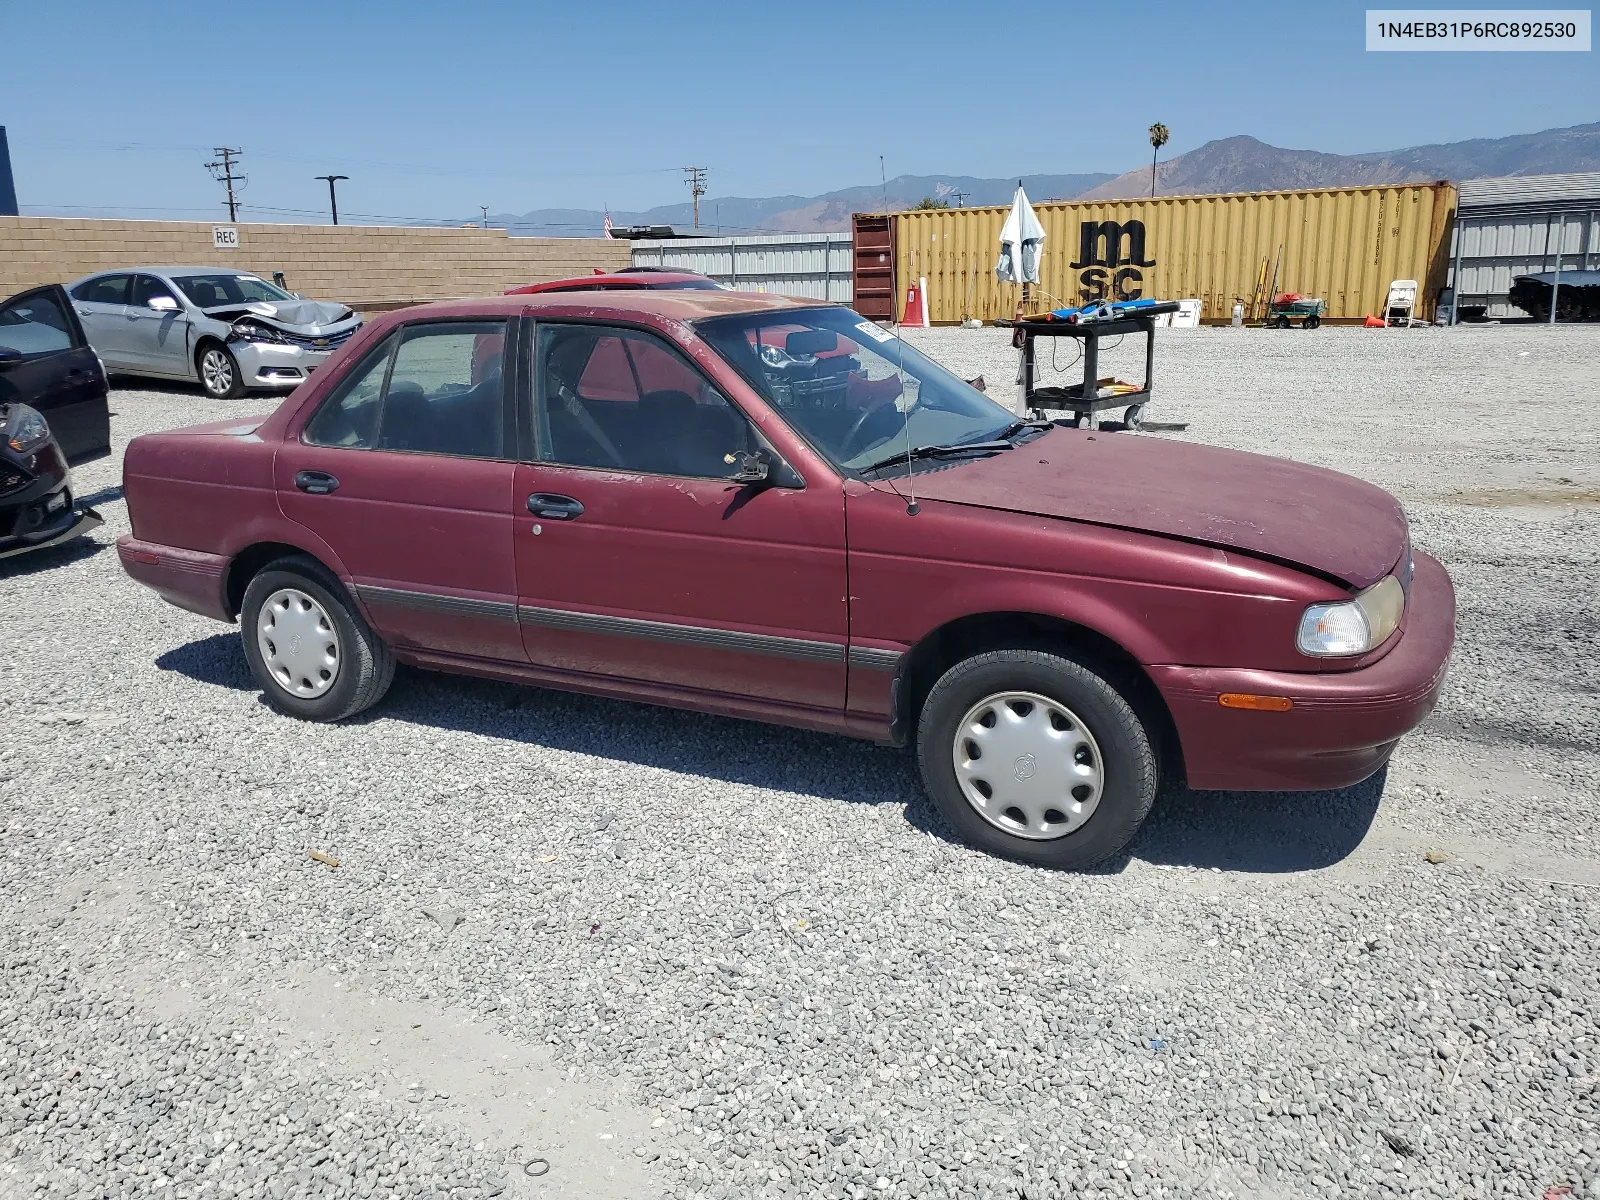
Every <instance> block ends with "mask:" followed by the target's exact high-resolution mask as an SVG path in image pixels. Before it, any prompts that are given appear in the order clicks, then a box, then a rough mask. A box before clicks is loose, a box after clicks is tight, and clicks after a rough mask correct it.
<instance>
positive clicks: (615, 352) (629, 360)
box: [534, 325, 761, 479]
mask: <svg viewBox="0 0 1600 1200" xmlns="http://www.w3.org/2000/svg"><path fill="white" fill-rule="evenodd" d="M534 373H535V379H536V381H537V385H536V387H535V394H536V396H537V398H538V406H537V418H538V423H539V457H540V460H541V461H543V462H547V463H552V464H562V465H566V466H576V467H600V468H608V469H612V470H623V471H636V472H642V473H645V474H650V475H679V476H687V477H690V478H698V479H729V478H732V477H733V475H734V474H735V473H736V472H737V471H738V463H739V461H740V457H741V456H742V455H745V454H749V453H753V452H754V451H756V450H757V449H759V448H760V446H761V442H760V440H759V438H758V436H757V434H756V432H755V430H754V428H753V427H752V426H751V424H750V422H749V421H748V420H747V419H746V418H745V416H744V414H743V413H741V412H740V411H739V410H738V409H736V408H735V407H734V406H733V405H732V404H730V403H729V402H728V400H727V397H725V396H723V395H722V393H721V392H719V391H718V390H717V389H716V387H714V386H713V385H712V384H711V383H710V382H709V381H708V380H707V379H706V377H705V376H704V375H702V374H701V373H700V372H699V371H698V370H697V369H695V368H694V367H693V366H692V365H690V363H689V362H688V361H687V360H686V359H685V358H684V357H683V356H682V355H681V354H679V353H678V351H676V350H674V349H672V348H671V347H669V346H668V345H667V344H666V343H665V342H663V341H662V340H661V339H659V338H657V337H654V336H652V335H650V334H646V333H641V332H638V331H635V330H631V329H618V328H611V327H606V326H595V325H541V326H540V327H539V341H538V347H537V350H536V360H535V368H534Z"/></svg>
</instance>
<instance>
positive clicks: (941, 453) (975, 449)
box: [859, 442, 1012, 475]
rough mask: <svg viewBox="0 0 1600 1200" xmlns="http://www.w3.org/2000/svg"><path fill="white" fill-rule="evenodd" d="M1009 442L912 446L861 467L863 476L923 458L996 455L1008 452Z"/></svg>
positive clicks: (1010, 446) (1010, 444)
mask: <svg viewBox="0 0 1600 1200" xmlns="http://www.w3.org/2000/svg"><path fill="white" fill-rule="evenodd" d="M1011 448H1012V443H1011V442H954V443H951V444H950V445H948V446H913V447H912V448H911V449H910V450H901V451H899V452H898V453H896V454H891V455H889V457H888V458H880V459H879V460H878V461H877V462H875V463H873V464H872V465H871V466H867V467H861V468H859V470H860V471H861V473H862V474H863V475H866V474H868V473H870V472H872V471H881V470H883V469H884V468H885V467H896V466H900V465H901V464H902V463H914V462H917V461H919V460H920V459H924V458H957V457H960V456H961V455H963V454H998V453H999V452H1000V451H1001V450H1010V449H1011Z"/></svg>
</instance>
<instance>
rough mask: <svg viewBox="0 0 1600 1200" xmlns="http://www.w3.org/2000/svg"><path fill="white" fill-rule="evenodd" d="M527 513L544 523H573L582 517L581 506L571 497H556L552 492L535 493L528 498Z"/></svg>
mask: <svg viewBox="0 0 1600 1200" xmlns="http://www.w3.org/2000/svg"><path fill="white" fill-rule="evenodd" d="M528 511H529V512H531V513H532V514H533V515H534V516H536V517H543V518H544V519H545V520H546V521H574V520H576V519H577V518H579V517H581V516H583V505H581V504H579V503H578V502H577V501H576V500H574V499H573V498H572V497H571V496H558V495H556V494H555V493H553V492H535V493H534V494H533V495H531V496H529V497H528Z"/></svg>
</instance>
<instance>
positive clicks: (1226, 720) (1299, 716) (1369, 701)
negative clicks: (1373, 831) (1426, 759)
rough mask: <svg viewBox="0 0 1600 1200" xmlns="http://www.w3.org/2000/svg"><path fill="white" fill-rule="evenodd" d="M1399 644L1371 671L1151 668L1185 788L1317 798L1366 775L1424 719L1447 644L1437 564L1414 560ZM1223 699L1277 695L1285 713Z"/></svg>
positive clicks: (1448, 608) (1447, 620)
mask: <svg viewBox="0 0 1600 1200" xmlns="http://www.w3.org/2000/svg"><path fill="white" fill-rule="evenodd" d="M1413 557H1414V561H1415V564H1416V567H1415V572H1414V574H1413V576H1412V582H1411V595H1410V599H1409V601H1408V602H1407V605H1406V616H1405V623H1404V626H1403V628H1402V631H1401V635H1400V640H1399V642H1398V643H1397V644H1396V645H1395V647H1394V649H1392V650H1390V651H1389V653H1388V654H1385V655H1384V656H1383V657H1382V658H1380V659H1379V660H1378V661H1377V662H1375V663H1372V664H1371V665H1369V666H1366V667H1361V668H1359V669H1358V670H1354V671H1330V672H1324V673H1319V674H1311V673H1302V672H1290V671H1253V670H1239V669H1232V668H1222V667H1176V666H1157V667H1151V668H1149V672H1150V677H1151V679H1152V680H1153V681H1154V682H1155V685H1156V687H1158V688H1159V689H1160V690H1161V694H1162V696H1164V697H1165V698H1166V701H1167V707H1168V708H1169V709H1170V710H1171V712H1172V719H1173V722H1174V724H1176V726H1177V729H1178V740H1179V742H1180V744H1181V745H1182V747H1183V758H1184V766H1185V769H1186V771H1187V774H1188V783H1189V786H1190V787H1193V788H1200V789H1207V790H1225V791H1318V790H1322V789H1326V788H1340V787H1348V786H1350V785H1351V784H1355V783H1360V782H1361V781H1362V780H1363V779H1366V778H1367V777H1368V776H1370V775H1372V774H1374V773H1375V772H1376V771H1378V769H1379V768H1381V767H1382V766H1383V765H1384V763H1386V762H1388V761H1389V756H1390V755H1391V754H1392V753H1393V752H1394V747H1395V743H1396V742H1398V741H1399V740H1400V738H1401V737H1402V736H1403V735H1404V734H1406V733H1409V732H1410V731H1411V730H1413V729H1415V728H1416V727H1417V726H1418V725H1419V724H1421V723H1422V720H1423V718H1424V717H1426V716H1427V715H1428V714H1429V713H1430V712H1432V711H1433V706H1434V704H1435V703H1436V702H1437V701H1438V698H1439V690H1440V688H1441V687H1443V685H1444V675H1445V667H1446V666H1447V664H1448V663H1449V659H1450V649H1451V647H1452V646H1453V645H1454V643H1455V616H1456V598H1455V588H1454V586H1453V585H1452V584H1451V582H1450V576H1449V575H1448V574H1447V573H1446V571H1445V569H1444V567H1443V566H1441V565H1440V563H1439V562H1438V560H1437V559H1434V558H1432V557H1430V556H1428V555H1426V554H1423V553H1422V552H1420V551H1415V552H1414V554H1413ZM1224 692H1243V693H1246V694H1253V695H1265V696H1287V697H1289V698H1290V699H1291V700H1292V701H1293V702H1294V707H1293V708H1291V709H1290V710H1289V711H1288V712H1261V711H1254V710H1249V709H1236V708H1224V707H1222V705H1221V704H1219V703H1218V700H1217V698H1218V697H1219V696H1220V695H1221V694H1222V693H1224Z"/></svg>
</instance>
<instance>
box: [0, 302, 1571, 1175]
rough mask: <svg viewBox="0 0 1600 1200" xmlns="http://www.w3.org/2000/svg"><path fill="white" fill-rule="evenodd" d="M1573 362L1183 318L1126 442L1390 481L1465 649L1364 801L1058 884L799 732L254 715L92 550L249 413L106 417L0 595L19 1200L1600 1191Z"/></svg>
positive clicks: (1206, 827)
mask: <svg viewBox="0 0 1600 1200" xmlns="http://www.w3.org/2000/svg"><path fill="white" fill-rule="evenodd" d="M915 340H916V341H917V342H918V343H919V344H922V345H924V346H925V347H926V348H927V349H929V350H930V352H931V353H933V354H934V356H935V357H937V358H940V359H941V360H943V361H945V362H946V363H948V364H949V365H951V366H952V367H954V368H956V369H958V370H961V371H962V372H963V373H964V374H966V375H971V374H974V373H977V372H979V371H981V372H983V373H984V374H985V375H986V377H987V379H988V381H989V383H990V385H991V394H996V393H1000V392H1003V391H1005V390H1006V389H1007V388H1008V387H1009V383H1010V380H1011V378H1012V377H1013V376H1014V370H1015V358H1014V352H1013V351H1012V350H1011V349H1010V348H1009V346H1008V344H1007V341H1006V338H1005V336H1004V334H1003V333H1000V332H999V331H995V330H976V331H967V330H931V331H919V332H918V333H917V334H916V335H915ZM1130 348H1131V347H1130ZM1063 357H1065V355H1063ZM1597 363H1600V329H1558V330H1549V329H1545V328H1500V329H1488V328H1468V329H1459V330H1453V331H1445V330H1417V331H1411V332H1400V331H1392V332H1387V333H1369V332H1366V331H1359V330H1342V329H1324V330H1321V331H1319V332H1316V333H1301V332H1299V331H1294V332H1288V333H1280V332H1259V331H1233V330H1210V329H1206V330H1195V331H1171V332H1167V333H1164V334H1163V335H1162V336H1161V337H1160V340H1159V344H1158V358H1157V372H1158V377H1157V378H1158V387H1159V390H1158V393H1157V398H1156V401H1155V403H1154V404H1153V405H1152V406H1151V408H1150V409H1149V411H1148V412H1147V419H1150V420H1170V421H1187V422H1189V427H1188V429H1187V431H1186V432H1183V433H1179V434H1163V435H1159V436H1176V437H1187V438H1193V439H1195V440H1199V441H1206V442H1215V443H1221V444H1226V445H1232V446H1237V447H1241V448H1245V449H1254V450H1265V451H1272V452H1275V453H1280V454H1285V455H1288V456H1291V457H1295V458H1301V459H1305V460H1308V461H1313V462H1317V463H1321V464H1324V465H1327V466H1331V467H1336V468H1339V469H1342V470H1346V471H1349V472H1351V473H1354V474H1357V475H1361V476H1364V477H1366V478H1368V479H1371V480H1374V481H1375V482H1377V483H1379V484H1382V485H1383V486H1385V487H1388V488H1390V489H1392V490H1393V491H1395V492H1396V493H1397V494H1398V495H1399V496H1400V497H1401V499H1402V500H1403V501H1404V502H1405V504H1406V507H1407V510H1408V511H1409V513H1410V514H1411V517H1412V520H1413V522H1414V529H1415V537H1416V540H1417V542H1418V543H1419V544H1420V545H1421V546H1423V547H1424V548H1426V549H1428V550H1430V551H1432V552H1433V553H1435V554H1437V555H1438V556H1439V557H1440V558H1442V559H1443V561H1444V562H1445V564H1446V565H1447V566H1448V567H1449V569H1450V570H1451V572H1452V574H1453V575H1454V577H1455V580H1456V584H1457V587H1458V589H1459V593H1460V597H1459V598H1460V634H1459V642H1458V647H1457V651H1456V657H1455V663H1454V668H1453V671H1452V675H1451V678H1450V681H1449V684H1448V689H1447V692H1446V695H1445V699H1444V702H1443V704H1442V706H1441V708H1440V710H1439V711H1438V712H1437V713H1436V714H1435V715H1434V717H1433V718H1432V719H1431V720H1430V721H1429V722H1428V724H1427V725H1426V726H1425V727H1424V729H1423V730H1421V731H1419V732H1418V733H1417V734H1415V735H1413V736H1412V737H1411V738H1409V739H1407V740H1406V741H1405V742H1404V743H1403V744H1402V746H1401V748H1400V750H1399V753H1398V754H1397V756H1396V758H1395V761H1394V763H1393V765H1392V766H1391V768H1390V769H1389V771H1388V773H1387V777H1386V778H1384V777H1380V778H1379V779H1377V780H1374V781H1370V782H1369V783H1368V784H1365V785H1362V786H1360V787H1357V788H1353V789H1349V790H1347V791H1343V792H1337V793H1326V794H1315V795H1310V796H1295V797H1286V796H1279V795H1254V794H1217V793H1207V794H1195V793H1178V794H1175V795H1170V796H1167V797H1164V798H1163V799H1162V800H1161V801H1159V802H1158V805H1157V808H1156V810H1155V812H1154V813H1153V814H1152V817H1151V820H1150V822H1149V825H1148V826H1147V828H1146V830H1145V831H1144V832H1143V834H1142V835H1141V836H1140V837H1139V839H1138V840H1137V841H1136V843H1135V844H1134V847H1133V850H1132V853H1131V855H1130V856H1129V857H1127V858H1126V859H1125V860H1123V861H1119V862H1117V863H1115V864H1113V865H1112V866H1111V867H1109V868H1107V869H1105V870H1103V871H1101V872H1098V873H1095V874H1091V875H1081V876H1068V875H1055V874H1049V873H1046V872H1043V871H1038V870H1032V869H1028V868H1025V867H1020V866H1016V865H1013V864H1010V863H1006V862H1001V861H998V860H995V859H992V858H987V857H984V856H983V855H980V854H977V853H975V852H971V851H968V850H967V849H965V848H963V847H962V846H960V845H957V844H955V843H953V842H952V841H950V840H949V838H948V837H947V835H946V834H945V832H944V830H943V829H942V828H941V827H940V825H939V824H938V822H937V821H936V819H935V818H934V816H933V814H932V813H931V811H930V809H929V807H928V805H927V804H926V803H925V802H924V801H923V800H922V799H921V798H920V796H919V792H918V787H917V784H916V780H915V772H914V768H913V764H912V763H911V761H910V759H909V757H908V756H906V755H904V754H901V753H897V752H894V751H890V750H886V749H882V748H878V747H873V746H869V745H864V744H857V743H853V742H848V741H843V740H839V739H834V738H829V737H823V736H817V735H810V734H805V733H798V732H791V731H787V730H782V729H773V728H766V727H762V726H757V725H751V724H745V723H740V722H735V721H727V720H719V719H714V718H709V717H701V716H694V715H685V714H679V713H672V712H667V711H664V710H657V709H651V708H646V707H640V706H633V705H627V704H620V703H611V702H605V701H600V700H594V699H587V698H579V697H571V696H563V695H559V694H555V693H549V692H542V691H536V690H527V689H517V688H513V687H506V686H500V685H495V684H489V683H483V682H477V681H467V680H460V679H450V678H445V677H440V676H431V675H425V674H420V673H416V672H407V671H404V670H402V672H401V673H400V676H399V677H398V679H397V681H396V686H395V688H394V690H393V691H392V692H391V694H390V696H389V698H388V699H387V700H386V701H385V702H384V703H383V704H381V705H380V706H379V707H378V708H377V709H375V710H374V711H373V712H371V713H369V714H367V715H365V716H363V717H361V718H358V719H357V720H355V721H353V722H351V723H349V724H346V725H342V726H336V727H327V726H313V725H307V724H301V723H297V722H294V721H290V720H287V719H285V718H281V717H278V716H275V715H274V714H272V713H271V712H270V711H269V710H268V709H267V708H266V707H265V706H264V705H263V704H262V703H261V702H260V700H259V699H258V696H257V693H256V691H255V689H254V687H253V686H252V684H251V682H250V679H249V677H248V675H247V672H246V668H245V665H244V659H243V655H242V652H241V650H240V647H239V644H238V637H237V632H236V631H234V630H229V629H227V628H225V627H222V626H219V625H216V624H213V623H209V622H207V621H205V620H203V619H202V618H199V617H195V616H192V615H190V614H188V613H185V612H182V611H179V610H178V609H175V608H171V607H169V606H166V605H163V604H162V603H160V602H159V601H158V600H157V599H156V598H155V596H154V595H153V594H151V593H149V592H146V591H145V590H143V589H142V588H140V587H138V586H137V585H135V584H133V583H132V582H131V581H130V580H128V579H127V578H126V577H125V576H124V575H123V574H122V572H121V570H120V569H119V567H118V565H117V561H116V556H115V552H114V550H113V549H111V543H112V542H113V540H114V539H115V537H116V536H117V535H118V534H119V533H121V532H124V531H125V530H126V528H127V515H126V509H125V506H124V505H123V503H122V501H121V498H120V492H119V491H118V488H117V483H118V480H119V478H120V452H121V448H122V445H123V444H125V442H126V439H127V438H129V437H131V436H133V435H135V434H137V433H141V432H144V431H148V430H155V429H162V428H167V427H170V426H174V425H179V424H184V423H189V422H194V421H202V420H210V419H216V418H218V417H222V416H228V415H236V414H240V413H244V412H249V411H259V410H262V409H264V408H266V407H270V402H264V401H262V400H259V399H254V400H245V401H236V402H227V403H215V402H211V401H207V400H205V399H204V398H202V397H201V396H200V395H199V394H198V392H191V391H188V390H185V389H181V388H176V387H174V388H170V389H159V390H150V389H142V390H131V389H129V390H119V391H117V392H116V393H115V394H114V396H113V408H114V411H115V413H116V416H115V417H114V419H113V429H114V433H115V436H116V439H117V454H115V455H114V456H113V458H112V459H111V460H109V461H107V462H102V463H97V464H93V465H91V466H89V467H87V468H85V469H84V470H83V471H82V472H80V476H79V488H80V490H81V491H83V492H84V493H86V494H90V493H92V494H93V495H92V501H93V502H94V503H96V504H97V505H98V507H99V508H100V510H101V512H102V513H103V514H104V515H105V516H106V518H107V523H106V526H105V527H104V528H103V529H101V530H99V531H97V533H96V534H95V535H93V537H92V539H90V540H86V541H83V542H81V543H79V544H77V545H75V546H72V547H69V548H66V549H63V550H61V551H58V552H51V553H47V554H43V555H39V556H35V557H34V558H32V559H31V560H22V561H13V562H11V563H6V564H0V597H3V606H0V608H3V628H4V631H5V633H6V634H7V647H6V653H5V654H4V655H3V656H0V721H3V724H4V727H5V729H6V731H7V735H6V737H5V738H4V739H3V741H0V825H3V827H4V841H3V843H0V845H3V853H0V963H3V975H0V1197H7V1198H9V1197H12V1196H35V1195H51V1196H55V1195H62V1196H102V1195H104V1196H118V1197H121V1196H140V1197H144V1196H152V1195H172V1196H208V1197H209V1196H251V1197H254V1196H296V1197H298V1196H308V1195H339V1196H347V1195H353V1196H389V1195H399V1196H407V1197H410V1196H446V1195H449V1196H462V1197H467V1196H492V1195H506V1196H525V1197H547V1196H586V1197H588V1196H594V1197H606V1196H617V1197H622V1196H628V1197H636V1196H640V1197H642V1196H662V1197H666V1196H672V1197H678V1196H684V1197H687V1196H712V1197H744V1196H831V1197H846V1196H849V1197H863V1196H874V1197H878V1196H884V1197H902V1196H962V1197H974V1198H976V1197H995V1198H999V1197H1014V1196H1027V1197H1030V1198H1037V1197H1049V1196H1065V1195H1074V1196H1077V1195H1082V1196H1104V1197H1112V1196H1115V1197H1119V1198H1122V1197H1127V1196H1129V1195H1133V1196H1139V1197H1146V1196H1149V1197H1156V1196H1193V1195H1216V1196H1228V1195H1231V1196H1236V1197H1253V1198H1260V1200H1268V1198H1271V1200H1278V1198H1287V1197H1302V1196H1317V1197H1324V1196H1325V1197H1349V1196H1387V1195H1426V1196H1439V1197H1450V1198H1457V1197H1479V1196H1507V1197H1539V1196H1541V1194H1543V1193H1544V1189H1546V1188H1550V1187H1553V1186H1556V1185H1562V1184H1566V1185H1570V1186H1571V1187H1572V1188H1573V1191H1574V1194H1576V1195H1580V1196H1581V1195H1587V1196H1595V1195H1600V1178H1597V1175H1600V1085H1597V1070H1600V1067H1597V1061H1596V1053H1597V1049H1596V1039H1597V1036H1600V1022H1597V1014H1600V953H1597V951H1596V945H1597V944H1600V915H1597V911H1596V900H1597V899H1600V891H1597V890H1596V889H1597V888H1600V752H1597V745H1600V738H1597V734H1600V656H1597V655H1596V653H1595V651H1594V648H1593V634H1592V627H1593V612H1594V597H1595V595H1596V594H1597V586H1600V561H1597V560H1600V445H1597V441H1600V421H1597V420H1596V419H1595V415H1594V408H1593V404H1594V398H1595V389H1596V382H1597V369H1596V364H1597ZM1119 365H1121V364H1120V361H1119V360H1118V359H1117V358H1115V357H1113V358H1111V359H1110V360H1109V362H1108V367H1117V366H1119ZM1122 369H1123V373H1125V374H1126V373H1127V372H1128V371H1129V370H1135V371H1136V370H1137V366H1136V365H1135V366H1132V367H1129V366H1123V368H1122ZM1114 436H1131V435H1122V434H1118V435H1114ZM312 850H316V851H318V852H319V853H322V854H324V855H326V856H330V857H332V858H333V859H335V860H336V861H337V862H338V863H339V865H338V866H337V867H333V866H330V865H326V864H324V863H322V862H319V861H316V860H314V859H313V858H312V857H311V856H310V853H309V852H310V851H312ZM1434 859H1437V860H1439V861H1431V860H1434ZM535 1159H544V1160H547V1161H548V1164H549V1170H548V1173H547V1174H544V1175H541V1176H538V1177H530V1176H529V1175H527V1174H525V1173H524V1170H523V1164H524V1163H528V1162H530V1161H532V1160H535ZM534 1169H535V1170H537V1169H538V1164H537V1163H535V1166H534Z"/></svg>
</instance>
